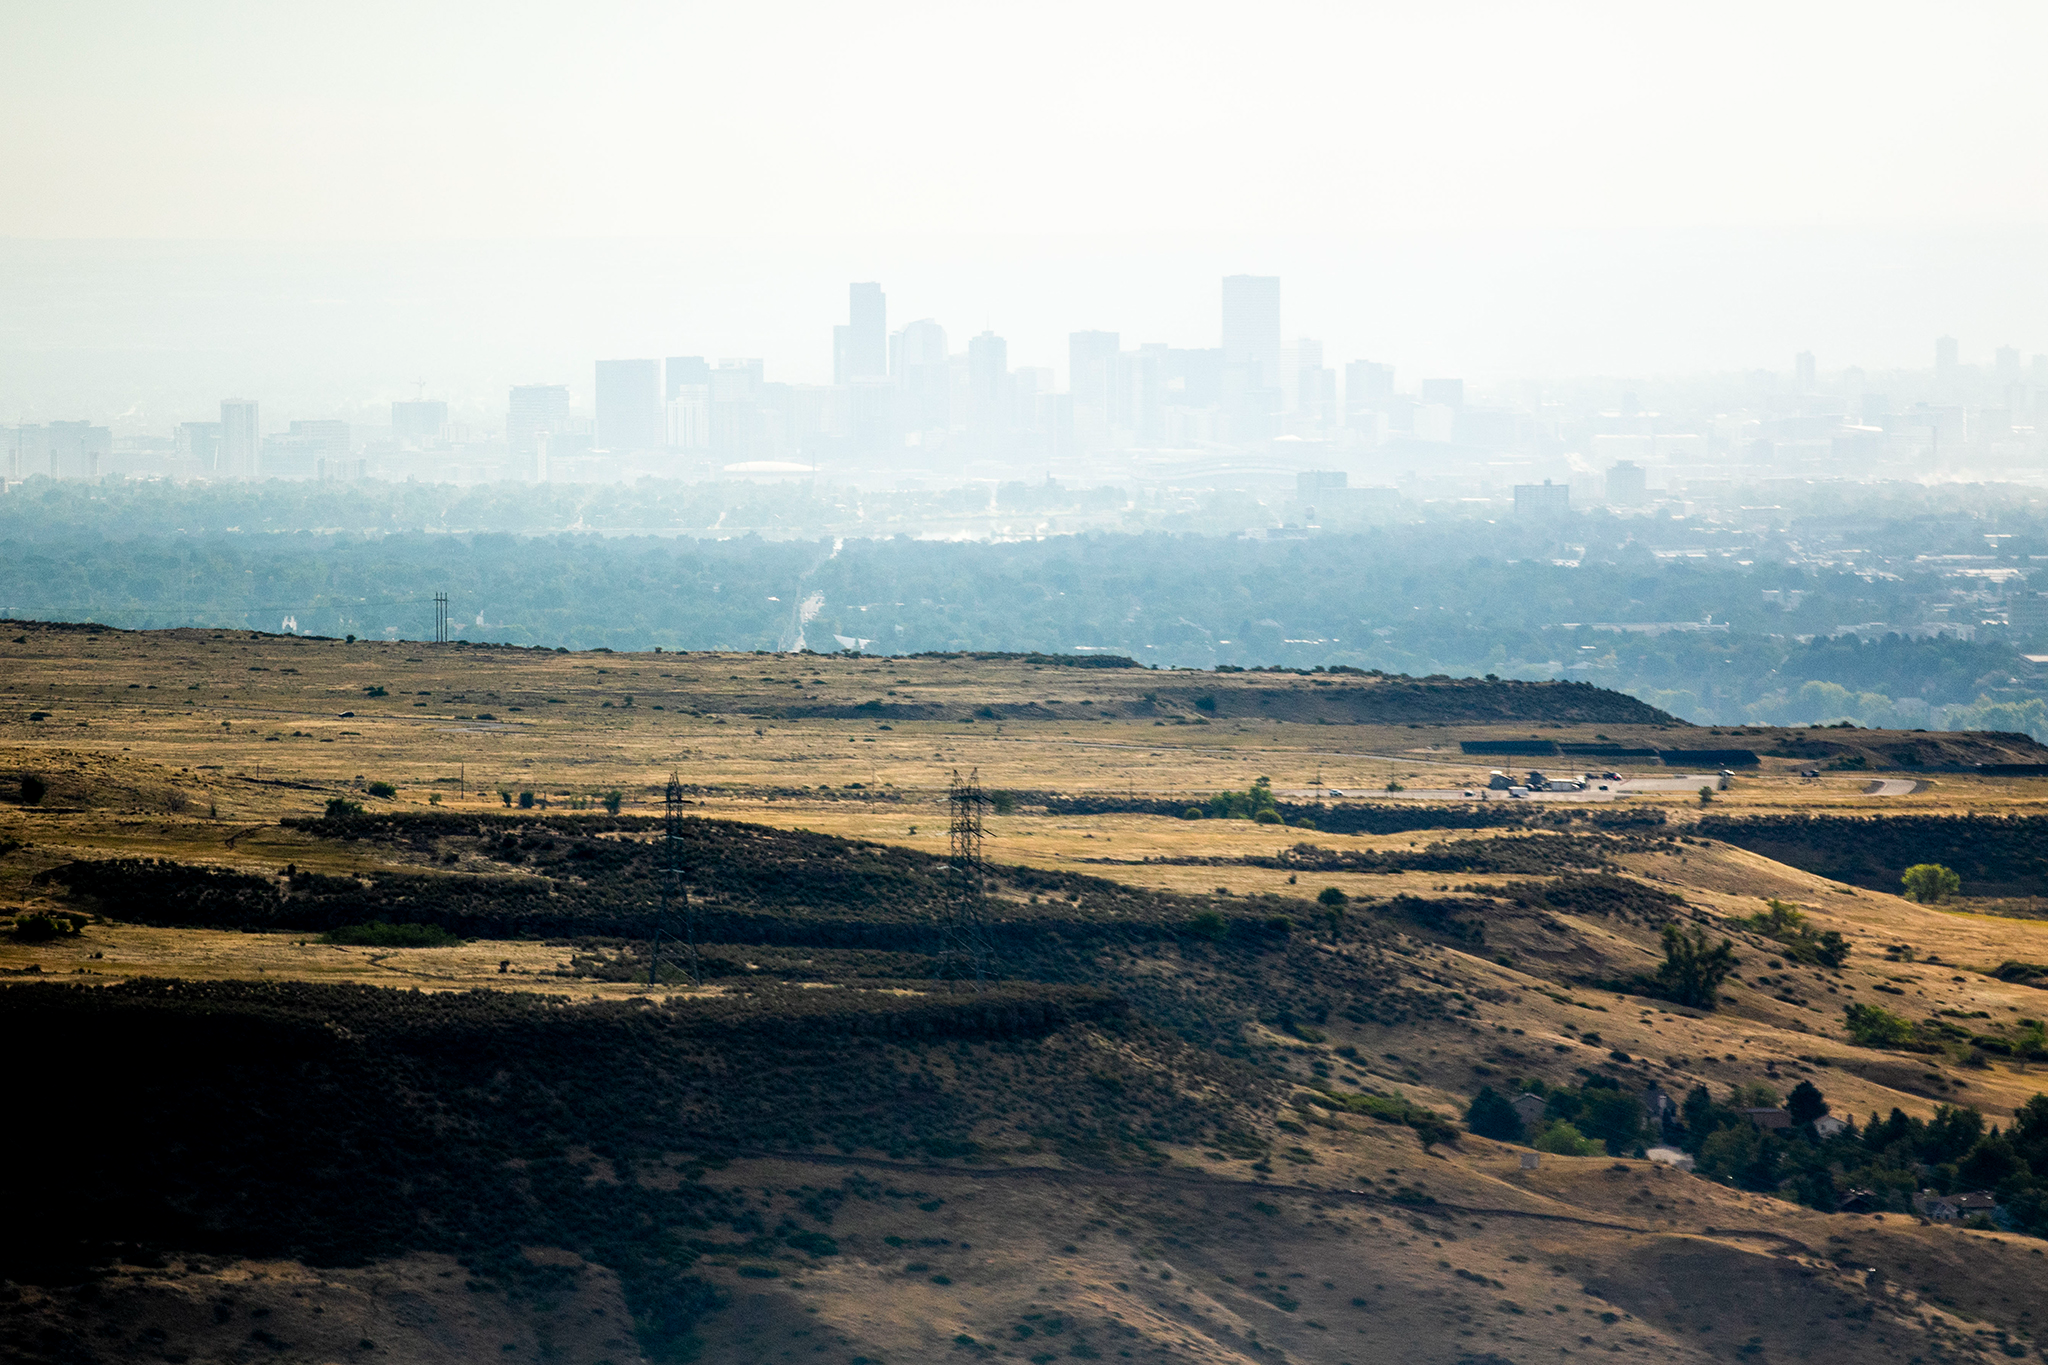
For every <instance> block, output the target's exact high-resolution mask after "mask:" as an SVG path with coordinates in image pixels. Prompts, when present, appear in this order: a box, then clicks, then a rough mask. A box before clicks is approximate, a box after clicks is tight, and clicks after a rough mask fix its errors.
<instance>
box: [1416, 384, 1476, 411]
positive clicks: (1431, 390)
mask: <svg viewBox="0 0 2048 1365" xmlns="http://www.w3.org/2000/svg"><path fill="white" fill-rule="evenodd" d="M1422 401H1423V402H1425V403H1433V404H1438V405H1441V406H1443V407H1447V408H1453V409H1456V408H1462V407H1464V406H1465V381H1464V380H1462V379H1425V380H1423V381H1422Z"/></svg>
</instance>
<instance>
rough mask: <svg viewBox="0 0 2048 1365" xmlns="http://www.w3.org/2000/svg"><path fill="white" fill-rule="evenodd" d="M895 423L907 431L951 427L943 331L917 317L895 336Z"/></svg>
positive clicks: (950, 407) (936, 429)
mask: <svg viewBox="0 0 2048 1365" xmlns="http://www.w3.org/2000/svg"><path fill="white" fill-rule="evenodd" d="M893 353H894V357H893V358H894V361H895V371H896V373H895V379H896V393H897V404H898V412H899V416H898V422H899V423H900V425H901V426H902V429H903V430H904V431H906V432H912V431H944V430H946V429H947V428H948V427H950V426H952V425H953V402H952V400H953V391H952V381H951V376H950V375H949V374H948V373H947V364H946V329H945V328H943V327H941V326H939V324H938V323H936V322H933V321H932V320H931V319H930V318H919V319H918V320H917V321H916V322H913V323H911V324H910V325H909V326H907V327H905V328H904V329H903V330H902V331H900V332H898V333H897V334H896V344H895V346H894V347H893Z"/></svg>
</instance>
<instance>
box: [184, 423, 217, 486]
mask: <svg viewBox="0 0 2048 1365" xmlns="http://www.w3.org/2000/svg"><path fill="white" fill-rule="evenodd" d="M220 432H221V425H220V423H218V422H180V423H178V434H177V444H176V447H175V448H176V450H177V453H178V458H179V459H180V460H182V461H184V462H186V463H188V464H189V465H191V466H193V467H194V468H196V469H197V470H198V471H199V472H200V473H202V474H212V473H216V472H217V471H218V470H219V468H220Z"/></svg>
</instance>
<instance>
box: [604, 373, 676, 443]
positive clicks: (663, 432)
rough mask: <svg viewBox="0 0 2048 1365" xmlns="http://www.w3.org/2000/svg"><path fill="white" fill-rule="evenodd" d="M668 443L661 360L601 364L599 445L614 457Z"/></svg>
mask: <svg viewBox="0 0 2048 1365" xmlns="http://www.w3.org/2000/svg"><path fill="white" fill-rule="evenodd" d="M667 443H668V421H667V418H666V416H665V415H664V413H663V411H662V384H661V362H660V361H659V360H600V361H598V362H597V444H598V445H599V446H600V447H601V448H603V449H605V450H609V451H611V452H612V453H614V454H625V453H628V452H630V451H636V450H659V449H660V448H661V447H662V446H664V445H666V444H667Z"/></svg>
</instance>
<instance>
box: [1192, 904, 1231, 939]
mask: <svg viewBox="0 0 2048 1365" xmlns="http://www.w3.org/2000/svg"><path fill="white" fill-rule="evenodd" d="M1188 932H1189V933H1191V934H1193V935H1194V936H1195V937H1196V938H1206V939H1208V940H1209V941H1210V942H1211V943H1220V942H1222V941H1223V938H1224V936H1225V935H1227V934H1228V933H1229V932H1230V921H1229V920H1227V919H1225V918H1223V916H1221V915H1219V914H1217V913H1216V912H1215V911H1214V910H1204V911H1203V912H1202V913H1201V914H1199V915H1196V916H1195V917H1194V918H1193V919H1191V920H1189V921H1188Z"/></svg>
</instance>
